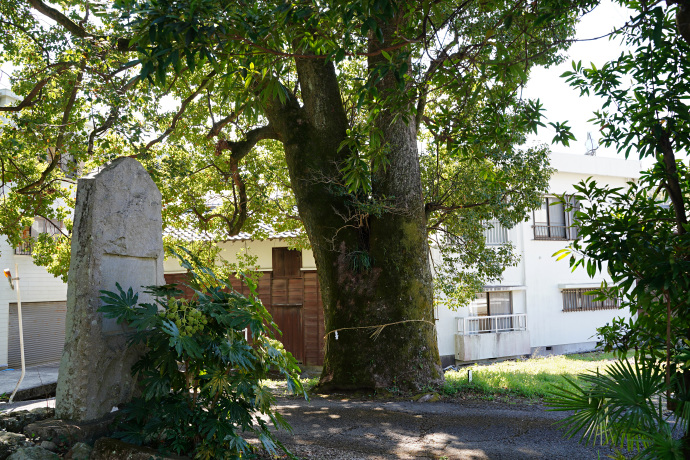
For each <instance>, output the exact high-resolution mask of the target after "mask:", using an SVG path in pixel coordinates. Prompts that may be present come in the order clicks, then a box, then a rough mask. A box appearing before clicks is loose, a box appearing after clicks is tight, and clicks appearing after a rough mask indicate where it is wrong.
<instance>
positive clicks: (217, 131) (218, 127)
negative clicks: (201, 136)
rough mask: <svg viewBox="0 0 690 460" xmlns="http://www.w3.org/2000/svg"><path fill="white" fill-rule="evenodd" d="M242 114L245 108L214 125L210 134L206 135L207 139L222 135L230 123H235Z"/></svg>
mask: <svg viewBox="0 0 690 460" xmlns="http://www.w3.org/2000/svg"><path fill="white" fill-rule="evenodd" d="M242 112H244V108H241V109H240V110H239V111H238V112H232V113H231V114H230V115H228V116H227V117H225V118H223V119H221V120H218V121H217V122H215V123H213V126H212V127H211V130H210V131H209V132H208V134H206V139H211V138H212V137H216V136H217V135H218V134H220V132H221V130H222V129H223V128H225V127H226V126H227V125H228V124H229V123H232V122H233V121H235V120H237V119H238V118H239V116H240V115H242Z"/></svg>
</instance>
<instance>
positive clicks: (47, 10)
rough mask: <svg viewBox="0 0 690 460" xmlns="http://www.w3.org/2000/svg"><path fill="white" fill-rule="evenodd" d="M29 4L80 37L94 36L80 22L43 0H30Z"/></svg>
mask: <svg viewBox="0 0 690 460" xmlns="http://www.w3.org/2000/svg"><path fill="white" fill-rule="evenodd" d="M29 4H30V5H31V6H32V7H33V8H34V9H35V10H36V11H38V12H39V13H41V14H43V15H44V16H48V17H49V18H50V19H52V20H53V21H55V22H57V23H58V24H60V25H61V26H62V27H64V28H65V29H67V30H68V31H69V32H70V33H71V34H72V35H74V36H77V37H79V38H87V37H93V35H92V34H90V33H89V32H87V31H86V29H84V28H83V27H81V26H80V25H79V24H76V23H75V22H73V21H72V20H71V19H70V18H68V17H67V16H65V15H64V14H62V13H61V12H59V11H58V10H56V9H55V8H53V7H52V6H48V5H46V4H45V3H43V2H42V1H41V0H29Z"/></svg>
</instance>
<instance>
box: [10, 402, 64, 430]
mask: <svg viewBox="0 0 690 460" xmlns="http://www.w3.org/2000/svg"><path fill="white" fill-rule="evenodd" d="M54 416H55V409H53V408H52V407H38V408H36V409H32V410H30V411H27V410H18V411H14V412H8V413H5V414H2V415H0V430H6V431H12V432H13V433H21V432H23V431H24V427H25V426H26V425H28V424H30V423H33V422H37V421H39V420H45V419H47V418H50V417H54Z"/></svg>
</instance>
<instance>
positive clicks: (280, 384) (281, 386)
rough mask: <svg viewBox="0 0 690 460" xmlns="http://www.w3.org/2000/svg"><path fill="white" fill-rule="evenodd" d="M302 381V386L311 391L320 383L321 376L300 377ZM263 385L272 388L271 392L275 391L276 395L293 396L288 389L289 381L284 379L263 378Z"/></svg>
mask: <svg viewBox="0 0 690 460" xmlns="http://www.w3.org/2000/svg"><path fill="white" fill-rule="evenodd" d="M299 381H300V382H302V386H303V387H304V389H305V390H306V391H307V392H310V391H311V390H312V389H313V388H314V387H315V386H316V384H317V383H319V377H312V378H308V379H303V378H300V379H299ZM261 385H263V386H265V387H267V388H269V389H270V390H271V393H273V394H274V395H276V396H293V395H292V394H291V393H289V392H288V390H287V382H286V381H285V380H284V379H282V380H274V379H268V380H262V381H261Z"/></svg>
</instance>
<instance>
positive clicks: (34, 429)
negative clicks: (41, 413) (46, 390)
mask: <svg viewBox="0 0 690 460" xmlns="http://www.w3.org/2000/svg"><path fill="white" fill-rule="evenodd" d="M114 419H115V417H114V416H113V415H108V416H106V417H103V418H102V419H100V420H94V421H91V422H74V421H71V420H56V419H50V420H42V421H40V422H35V423H31V424H29V425H27V426H26V427H24V434H26V435H27V436H29V437H32V438H33V437H38V438H41V439H51V440H59V441H60V442H63V441H64V442H66V443H67V444H70V445H71V444H74V443H77V442H93V441H95V440H96V439H98V438H100V437H103V436H107V435H109V434H111V433H112V430H111V429H110V425H111V424H112V423H113V420H114Z"/></svg>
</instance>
